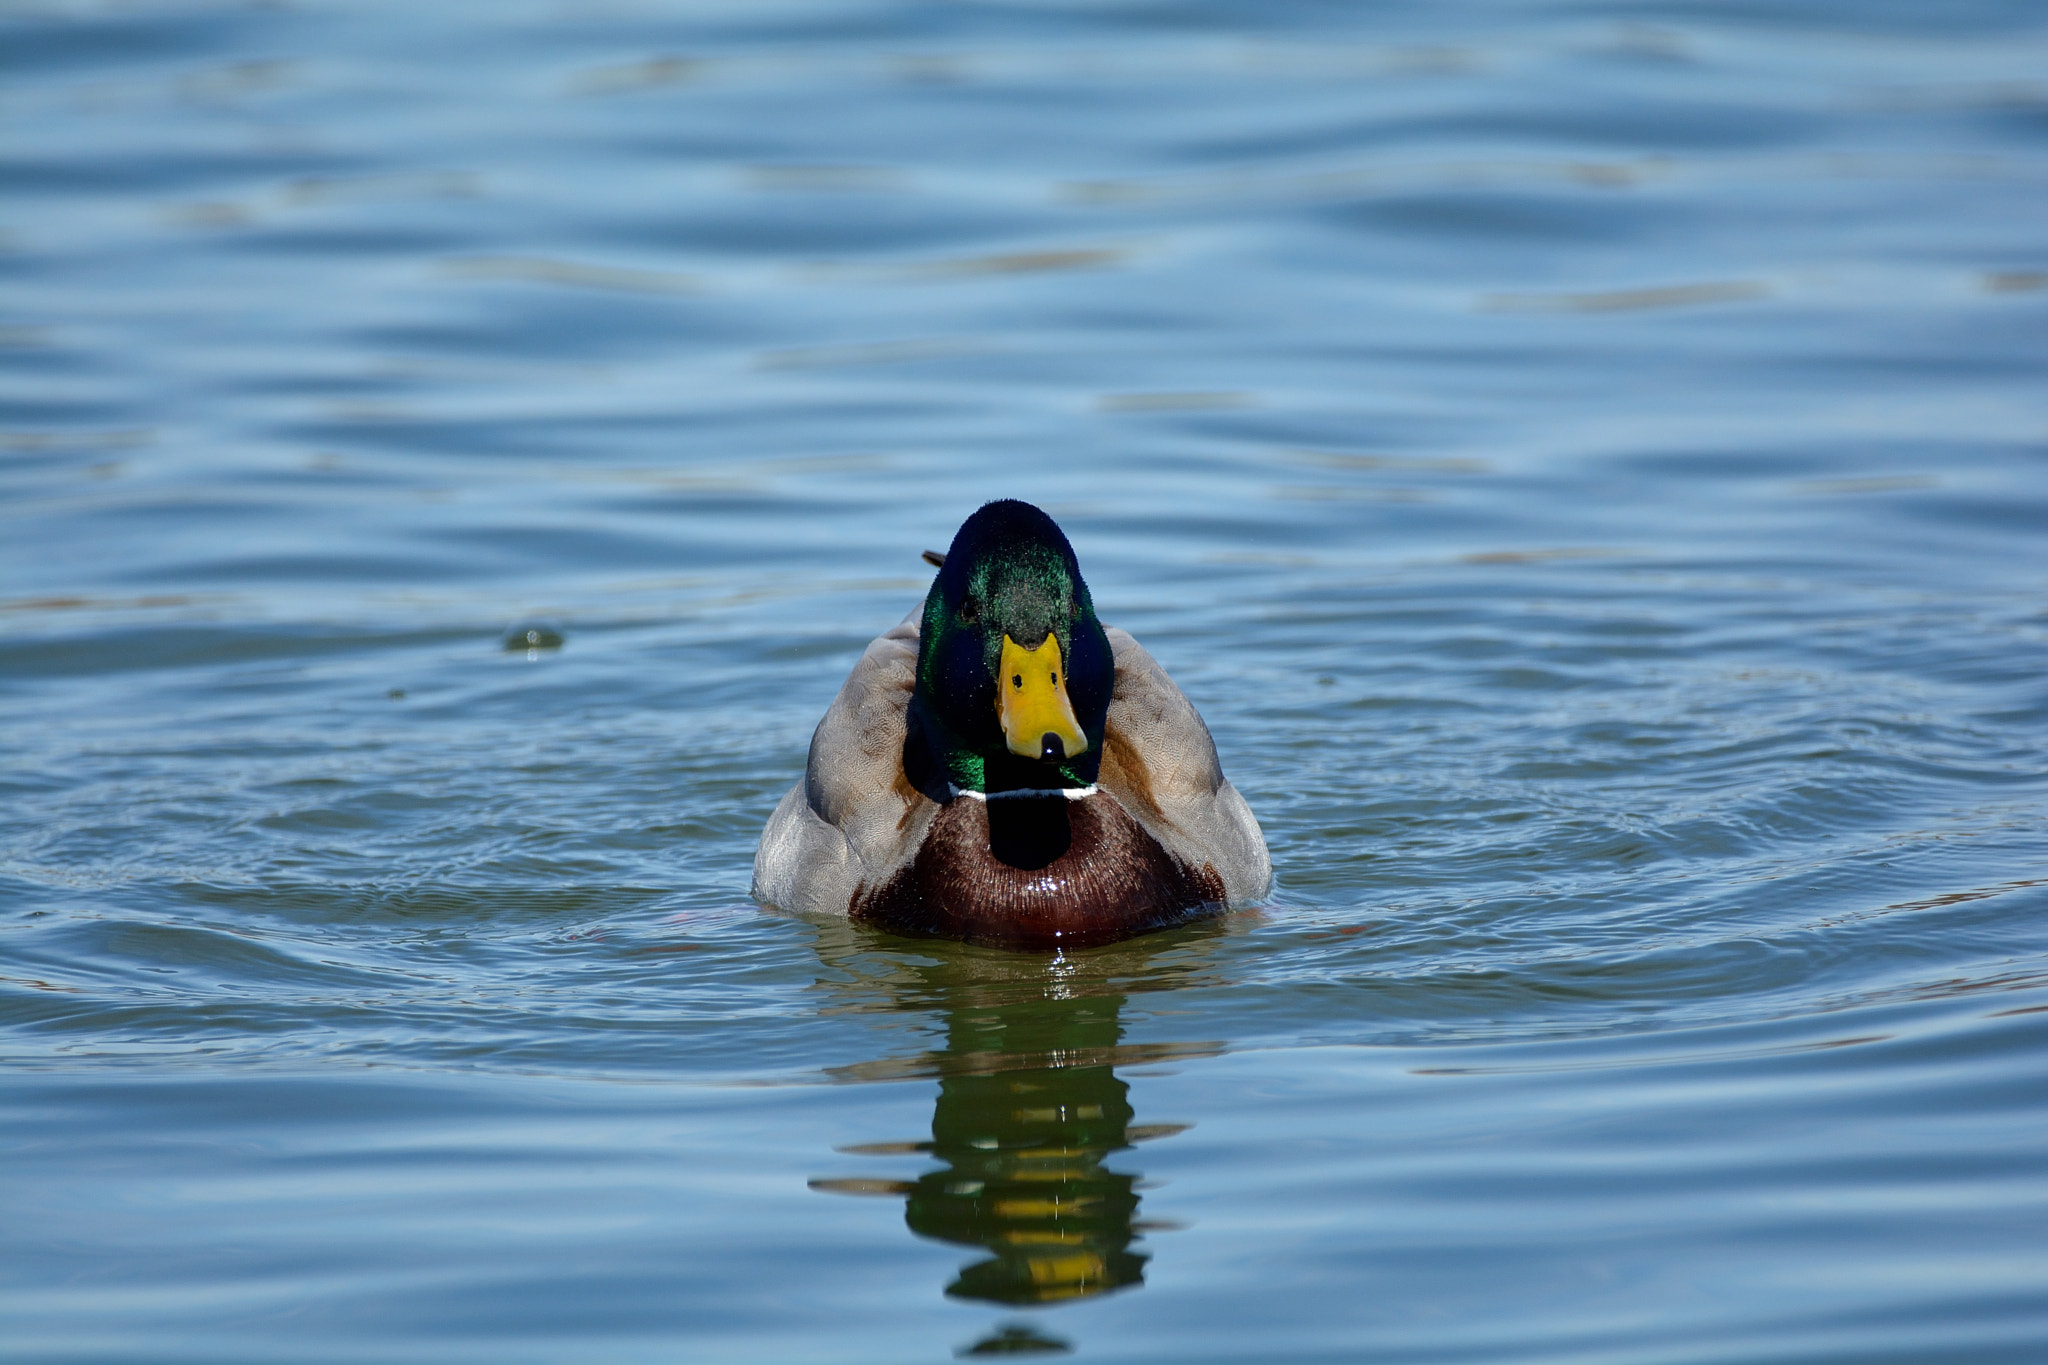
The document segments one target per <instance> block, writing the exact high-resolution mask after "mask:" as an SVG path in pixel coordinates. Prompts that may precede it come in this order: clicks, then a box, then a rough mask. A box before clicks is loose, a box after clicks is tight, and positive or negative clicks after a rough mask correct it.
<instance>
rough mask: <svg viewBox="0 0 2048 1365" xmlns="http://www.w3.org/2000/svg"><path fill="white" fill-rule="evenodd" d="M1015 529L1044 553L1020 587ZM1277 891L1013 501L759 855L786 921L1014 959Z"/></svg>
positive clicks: (879, 679)
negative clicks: (982, 947) (847, 919)
mask: <svg viewBox="0 0 2048 1365" xmlns="http://www.w3.org/2000/svg"><path fill="white" fill-rule="evenodd" d="M978 523H981V524H979V525H978ZM1041 523H1042V525H1041ZM1019 527H1021V528H1022V532H1021V533H1028V535H1027V536H1026V540H1025V542H1024V543H1025V544H1026V549H1027V550H1031V551H1034V552H1035V551H1036V549H1038V548H1042V547H1040V546H1039V545H1038V541H1043V542H1044V543H1045V545H1049V546H1051V547H1052V548H1051V549H1050V550H1046V551H1045V554H1041V555H1039V560H1038V562H1039V567H1040V569H1041V570H1042V571H1041V572H1039V573H1038V574H1037V576H1036V577H1035V578H1032V577H1031V575H1030V574H1029V573H1026V574H1024V577H1025V578H1028V579H1030V580H1031V581H1029V582H1024V583H1022V584H1021V586H1020V585H1019V584H1018V583H1017V582H1013V581H1012V580H1013V579H1015V578H1016V577H1017V575H1015V574H1012V573H1011V572H1010V570H1011V569H1013V568H1015V567H1016V565H1017V563H1018V562H1019V561H1020V559H1021V560H1022V561H1023V562H1024V563H1025V566H1026V568H1027V569H1028V568H1029V567H1030V562H1031V559H1030V554H1027V553H1023V552H1018V551H1016V550H1015V549H1014V545H1015V544H1016V543H1017V534H1012V533H1019V532H1018V528H1019ZM1048 528H1049V535H1048ZM1021 533H1019V534H1021ZM1006 537H1007V538H1006ZM1031 537H1036V538H1037V540H1036V541H1034V540H1032V539H1031ZM1052 538H1056V543H1054V541H1053V539H1052ZM991 540H993V542H994V549H993V550H991V549H990V548H989V545H988V544H987V543H986V542H989V541H991ZM1052 550H1057V551H1058V552H1061V553H1062V554H1063V562H1064V564H1065V566H1066V570H1067V572H1065V574H1064V576H1063V575H1062V573H1060V572H1054V570H1057V569H1058V568H1059V566H1058V565H1056V564H1054V565H1052V569H1050V570H1047V569H1046V568H1045V566H1046V565H1048V564H1052V561H1051V560H1050V559H1048V558H1046V555H1049V554H1051V553H1052ZM991 562H992V563H993V567H992V568H991ZM1063 577H1064V581H1065V586H1064V587H1062V586H1061V584H1062V579H1063ZM1048 582H1050V583H1052V584H1053V585H1054V588H1055V589H1058V591H1052V590H1048V589H1047V587H1046V584H1047V583H1048ZM1061 592H1064V593H1065V596H1064V598H1062V597H1061V595H1060V594H1061ZM1048 603H1049V604H1050V605H1048ZM1019 635H1022V636H1024V637H1026V638H1036V639H1040V640H1042V641H1043V642H1044V643H1043V644H1042V645H1041V646H1040V647H1039V648H1038V649H1035V650H1033V649H1025V648H1022V647H1020V646H1018V645H1017V644H1016V638H1015V637H1016V636H1019ZM1062 659H1064V660H1066V661H1067V662H1068V664H1070V665H1071V673H1072V677H1071V678H1066V677H1062V671H1063V670H1062V666H1061V660H1062ZM1034 667H1035V668H1036V669H1037V670H1038V676H1037V679H1036V681H1035V686H1036V688H1037V691H1036V693H1034V692H1033V691H1032V687H1033V685H1034V681H1033V678H1032V669H1033V668H1034ZM1048 676H1049V677H1050V679H1051V684H1050V685H1049V686H1048V685H1047V684H1046V683H1045V682H1044V678H1045V677H1048ZM1013 682H1014V684H1015V686H1014V687H1012V686H1011V684H1012V683H1013ZM1041 731H1042V733H1041ZM1034 751H1036V752H1035V754H1034ZM1271 881H1272V864H1271V862H1270V860H1269V858H1268V856H1267V853H1266V844H1265V840H1264V838H1263V837H1262V836H1261V834H1260V832H1259V825H1258V821H1257V820H1256V819H1254V818H1253V816H1252V813H1251V809H1250V808H1249V807H1248V806H1246V805H1245V802H1244V798H1243V797H1241V796H1240V795H1238V792H1237V789H1236V788H1235V787H1233V786H1231V785H1230V783H1229V782H1228V781H1227V780H1225V778H1224V776H1223V770H1222V767H1221V765H1220V764H1219V763H1218V762H1217V758H1216V746H1215V744H1214V743H1213V742H1212V741H1211V739H1210V737H1209V730H1208V727H1207V726H1205V725H1204V724H1203V723H1202V718H1201V717H1200V716H1199V715H1198V714H1196V712H1195V708H1194V707H1193V706H1192V705H1190V704H1189V702H1188V699H1187V698H1186V697H1185V696H1183V695H1182V694H1181V691H1180V689H1179V688H1178V687H1176V686H1174V684H1173V680H1172V679H1171V678H1169V677H1167V675H1166V672H1165V670H1164V669H1162V668H1160V666H1159V664H1158V663H1157V662H1156V661H1155V660H1154V659H1153V658H1152V656H1151V655H1150V654H1148V653H1146V652H1145V650H1144V649H1143V648H1142V647H1141V646H1140V645H1139V644H1138V642H1137V641H1136V640H1134V639H1132V638H1131V637H1130V636H1129V635H1128V634H1126V633H1125V632H1123V631H1120V630H1106V629H1104V628H1103V627H1102V626H1101V625H1100V624H1099V623H1097V622H1096V621H1095V618H1094V610H1093V606H1092V604H1091V603H1090V602H1089V600H1088V597H1087V588H1086V585H1085V584H1084V583H1082V582H1081V580H1080V575H1079V572H1078V568H1076V567H1074V565H1073V559H1072V551H1071V550H1070V549H1068V548H1067V546H1066V540H1065V537H1064V536H1062V535H1060V533H1059V530H1058V528H1057V527H1056V526H1053V524H1052V522H1051V520H1050V519H1049V518H1046V517H1045V516H1044V514H1043V513H1041V512H1038V511H1037V509H1035V508H1030V507H1027V506H1026V505H1025V504H1022V503H992V504H990V505H989V506H988V507H986V508H983V509H982V511H981V512H978V513H976V514H975V516H974V517H971V518H969V520H968V522H967V525H965V526H963V527H962V528H961V534H960V538H957V539H956V540H955V541H954V546H953V549H952V550H950V551H949V552H948V553H947V555H946V556H945V564H944V568H943V569H942V572H941V574H940V578H939V581H938V582H937V583H935V584H934V585H933V588H932V593H931V596H930V597H929V598H927V600H926V603H925V606H924V608H923V609H922V611H921V612H918V613H913V614H912V616H911V617H909V618H906V619H905V620H904V621H903V622H902V623H901V624H899V625H898V626H897V627H896V628H895V629H894V630H891V631H889V632H888V633H887V634H885V635H883V636H882V637H881V638H880V639H877V640H876V641H874V642H873V643H872V644H870V645H869V646H868V648H867V652H866V653H865V654H863V655H862V656H861V659H860V662H859V663H858V664H856V665H855V666H854V669H853V672H852V674H851V675H850V676H849V677H848V678H847V680H846V684H845V685H844V686H843V687H841V688H840V690H839V695H838V697H837V698H836V699H834V701H833V703H832V705H831V707H830V709H828V710H827V711H826V713H825V718H824V720H822V721H820V722H819V724H818V729H817V732H816V733H815V734H814V735H813V736H812V738H811V751H810V759H809V762H808V763H807V765H806V767H805V771H804V780H803V781H802V782H800V783H798V784H797V785H796V786H795V787H793V788H791V789H790V791H789V794H788V795H786V796H784V797H783V799H782V803H781V804H780V805H779V806H777V807H776V809H775V813H774V815H772V816H771V817H769V820H768V827H767V829H766V830H765V831H763V833H762V835H761V845H760V848H759V850H758V851H757V852H756V853H755V855H754V896H755V898H756V899H757V900H760V901H762V902H764V903H765V904H768V905H772V906H775V907H777V908H779V909H783V910H790V911H795V912H798V913H803V914H818V915H850V916H852V917H853V918H855V919H857V920H863V921H867V922H871V923H874V924H876V925H877V926H879V927H883V928H889V929H895V930H899V931H902V932H911V933H927V934H939V935H943V936H945V937H948V938H960V939H966V940H969V941H973V942H983V943H994V944H1002V945H1005V946H1010V947H1020V948H1041V947H1061V946H1078V945H1081V944H1087V943H1102V942H1108V941H1111V940H1114V939H1119V938H1127V937H1129V936H1131V935H1133V934H1139V933H1144V932H1146V931H1147V930H1150V929H1157V928H1162V927H1165V926H1166V925H1169V924H1176V923H1180V922H1182V921H1184V920H1187V919H1189V918H1192V917H1194V916H1196V915H1199V914H1202V913H1204V912H1205V911H1208V910H1213V909H1217V908H1221V907H1223V906H1225V905H1240V904H1244V903H1246V902H1249V901H1253V900H1257V899H1258V898H1259V897H1261V896H1263V895H1265V893H1266V891H1267V889H1268V887H1269V886H1270V884H1271Z"/></svg>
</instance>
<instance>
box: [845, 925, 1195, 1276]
mask: <svg viewBox="0 0 2048 1365" xmlns="http://www.w3.org/2000/svg"><path fill="white" fill-rule="evenodd" d="M1225 932H1228V930H1227V929H1222V928H1210V929H1208V930H1206V931H1204V930H1195V931H1181V932H1179V933H1176V934H1175V935H1172V936H1161V940H1163V941H1161V940H1154V941H1153V942H1152V943H1150V944H1147V945H1145V946H1142V947H1133V946H1131V945H1119V946H1118V947H1117V948H1114V949H1105V950H1099V951H1098V952H1096V953H1091V954H1084V955H1082V956H1081V957H1080V958H1078V959H1058V958H1053V959H1048V958H1045V957H1038V956H1027V955H1021V954H999V953H993V952H990V951H988V950H976V949H969V948H965V947H963V946H962V945H958V944H943V945H929V946H927V945H924V944H918V945H916V946H914V947H912V946H910V945H909V944H908V943H907V941H906V940H902V939H891V938H887V937H885V936H882V935H876V934H871V933H868V932H866V931H862V930H855V929H852V928H840V927H838V926H827V927H823V928H821V930H820V943H819V953H820V956H821V957H823V958H824V959H825V962H826V965H827V966H828V968H832V969H834V975H835V977H838V978H839V979H837V980H834V981H829V982H826V983H823V984H824V985H825V986H826V988H827V989H828V990H831V991H833V992H834V993H836V994H840V995H841V996H842V998H844V999H845V1000H846V1002H847V1003H846V1004H844V1005H842V1006H841V1007H840V1008H843V1009H847V1010H851V1011H859V1012H869V1011H889V1012H897V1011H909V1012H916V1013H920V1014H928V1015H930V1016H933V1017H936V1018H937V1019H938V1020H939V1021H940V1022H941V1023H942V1025H943V1027H944V1030H945V1043H944V1046H943V1047H939V1048H935V1049H933V1050H931V1051H928V1052H925V1053H922V1054H919V1055H917V1056H914V1057H897V1058H887V1059H882V1060H879V1061H876V1062H871V1063H863V1064H860V1065H857V1066H852V1067H846V1068H842V1069H841V1070H840V1071H838V1072H837V1073H835V1075H836V1076H837V1077H838V1078H839V1079H841V1080H847V1081H866V1080H898V1079H908V1078H910V1077H913V1076H937V1077H938V1081H939V1089H938V1096H937V1099H936V1101H935V1103H934V1105H933V1110H932V1122H931V1140H930V1141H929V1142H906V1141H883V1142H870V1143H861V1144H857V1145H854V1146H851V1147H845V1148H842V1149H841V1150H842V1151H849V1152H855V1153H859V1154H862V1155H872V1156H903V1155H917V1156H923V1157H926V1158H928V1159H929V1160H931V1161H933V1162H936V1163H937V1169H934V1170H928V1171H925V1172H924V1173H923V1174H921V1175H917V1176H915V1177H914V1178H910V1179H898V1180H882V1179H870V1178H859V1179H832V1180H816V1181H813V1182H811V1183H812V1187H813V1188H814V1189H818V1190H821V1191H825V1192H829V1193H841V1194H890V1195H895V1196H898V1197H901V1198H902V1199H903V1201H904V1222H905V1223H906V1224H908V1225H909V1228H910V1230H911V1231H912V1232H913V1233H916V1234H917V1235H919V1236H921V1237H929V1238H933V1239H936V1240H938V1241H942V1242H949V1243H952V1244H953V1245H956V1246H964V1247H972V1248H975V1249H976V1250H977V1251H979V1252H981V1253H983V1256H982V1258H981V1259H979V1260H975V1261H972V1262H970V1263H968V1264H967V1265H966V1266H964V1267H963V1268H962V1269H961V1270H960V1272H959V1274H958V1275H957V1277H956V1278H955V1279H954V1280H953V1281H952V1283H950V1284H948V1285H947V1286H946V1293H947V1294H948V1295H949V1296H951V1297H954V1298H961V1299H977V1300H982V1301H984V1302H989V1303H1000V1304H1006V1305H1015V1306H1030V1305H1052V1304H1057V1303H1063V1302H1069V1301H1073V1300H1077V1299H1085V1298H1092V1297H1094V1296H1096V1295H1100V1294H1106V1293H1109V1292H1111V1291H1113V1290H1117V1289H1123V1288H1126V1287H1129V1286H1133V1285H1139V1284H1142V1283H1143V1282H1144V1276H1145V1263H1146V1261H1147V1259H1148V1255H1149V1253H1147V1252H1145V1251H1138V1250H1133V1249H1132V1244H1133V1243H1134V1242H1135V1241H1137V1240H1138V1239H1140V1238H1141V1237H1143V1236H1144V1234H1145V1232H1146V1231H1147V1230H1148V1228H1147V1225H1146V1224H1144V1223H1142V1222H1140V1221H1139V1219H1138V1217H1137V1214H1138V1206H1139V1202H1140V1196H1139V1194H1138V1187H1139V1184H1140V1181H1141V1177H1140V1175H1139V1174H1138V1173H1137V1172H1136V1171H1129V1170H1120V1169H1115V1168H1113V1167H1112V1166H1111V1164H1110V1159H1111V1158H1112V1157H1113V1156H1115V1155H1116V1154H1118V1153H1122V1152H1125V1151H1126V1150H1127V1149H1129V1148H1130V1147H1131V1146H1132V1145H1133V1144H1134V1143H1135V1142H1138V1141H1142V1140H1144V1139H1147V1138H1155V1137H1165V1136H1169V1135H1171V1134H1173V1133H1177V1132H1180V1131H1182V1130H1183V1127H1184V1125H1179V1124H1135V1123H1133V1122H1132V1119H1133V1117H1134V1116H1133V1113H1132V1109H1131V1103H1130V1098H1129V1091H1130V1087H1129V1085H1128V1083H1127V1082H1125V1081H1124V1080H1123V1079H1122V1078H1120V1077H1119V1076H1118V1075H1117V1074H1116V1069H1115V1068H1116V1067H1117V1066H1119V1065H1133V1064H1137V1063H1156V1062H1158V1061H1162V1060H1167V1059H1171V1058H1176V1057H1190V1056H1211V1055H1214V1054H1215V1053H1217V1052H1219V1051H1220V1050H1221V1046H1220V1045H1219V1044H1216V1043H1188V1044H1158V1043H1153V1044H1125V1043H1124V1042H1123V1031H1124V1023H1123V1012H1124V1009H1125V1005H1126V1001H1127V998H1128V995H1129V994H1130V993H1131V992H1132V991H1133V990H1145V989H1158V988H1160V987H1162V986H1170V985H1179V984H1191V981H1190V977H1191V976H1192V977H1201V976H1203V975H1204V973H1203V972H1202V971H1201V970H1200V959H1201V958H1202V957H1204V956H1206V953H1205V951H1204V948H1205V944H1207V943H1209V942H1213V941H1214V939H1215V938H1216V937H1217V936H1218V935H1220V934H1222V933H1225ZM1126 1160H1128V1159H1127V1158H1126ZM1152 1230H1157V1229H1156V1227H1155V1228H1153V1229H1152Z"/></svg>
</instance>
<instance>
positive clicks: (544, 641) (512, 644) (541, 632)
mask: <svg viewBox="0 0 2048 1365" xmlns="http://www.w3.org/2000/svg"><path fill="white" fill-rule="evenodd" d="M561 647H562V632H560V631H558V630H555V629H553V628H551V627H548V626H515V627H513V630H512V633H511V634H510V635H507V636H506V637H505V652H506V653H508V654H516V653H518V652H519V651H520V650H525V651H526V657H527V658H529V659H532V658H537V657H539V655H540V652H541V651H542V650H544V649H560V648H561Z"/></svg>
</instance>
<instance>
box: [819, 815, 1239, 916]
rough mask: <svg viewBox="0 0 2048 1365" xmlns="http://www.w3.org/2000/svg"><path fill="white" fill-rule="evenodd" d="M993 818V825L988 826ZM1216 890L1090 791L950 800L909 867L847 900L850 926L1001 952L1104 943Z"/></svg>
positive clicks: (1218, 887)
mask: <svg viewBox="0 0 2048 1365" xmlns="http://www.w3.org/2000/svg"><path fill="white" fill-rule="evenodd" d="M992 817H993V818H992ZM1223 901H1224V892H1223V879H1222V878H1221V877H1219V876H1217V874H1216V870H1215V869H1214V868H1212V867H1210V866H1208V865H1207V864H1203V865H1202V866H1200V867H1190V866H1189V865H1188V864H1187V863H1184V862H1182V861H1181V860H1180V859H1178V858H1176V857H1174V856H1173V855H1172V854H1170V853H1168V852H1167V851H1166V850H1165V849H1163V848H1161V847H1160V846H1159V843H1158V841H1157V840H1155V839H1154V838H1153V837H1152V836H1151V835H1149V834H1147V833H1146V832H1145V830H1144V828H1143V827H1142V826H1140V825H1139V824H1138V822H1137V821H1135V820H1133V819H1132V818H1131V817H1130V816H1129V815H1128V814H1126V813H1125V811H1124V808H1123V807H1122V806H1120V805H1118V804H1117V802H1116V799H1115V798H1114V797H1112V796H1110V795H1109V794H1108V793H1106V792H1097V793H1096V794H1095V795H1093V796H1089V797H1087V798H1085V799H1083V800H1079V801H1069V800H1067V799H1066V798H1065V797H1060V796H1054V797H1008V798H1000V799H998V800H996V801H993V802H986V801H976V800H974V799H973V798H971V797H965V796H960V797H955V798H954V799H953V800H951V801H948V802H947V803H946V804H945V806H944V807H942V808H941V809H940V811H939V814H938V816H937V818H936V819H934V820H933V821H932V825H931V829H930V831H929V832H928V833H927V834H926V835H925V839H924V843H923V844H922V846H920V847H919V849H918V851H917V856H916V857H915V858H914V859H912V860H911V862H910V863H909V865H908V866H906V867H904V868H903V869H902V870H901V871H899V872H897V873H896V874H894V875H893V876H891V877H890V878H889V880H887V881H886V882H883V883H882V884H881V885H879V886H863V887H861V888H860V890H858V891H856V892H855V893H854V896H853V904H852V906H851V907H850V908H851V913H852V915H853V918H854V919H856V920H860V921H863V922H865V923H868V924H872V925H875V926H876V927H878V928H883V929H890V930H893V931H895V932H897V933H903V934H932V935H937V936H938V937H941V938H957V939H964V940H966V941H967V942H969V943H986V944H991V945H995V946H998V947H1004V948H1038V949H1046V948H1075V947H1082V946H1085V945H1087V944H1091V943H1109V942H1113V941H1114V940H1116V939H1121V938H1130V937H1131V936H1132V935H1134V934H1142V933H1147V932H1149V931H1151V930H1153V929H1163V928H1166V927H1167V926H1169V925H1173V924H1180V923H1183V922H1185V921H1187V920H1189V919H1193V918H1195V917H1197V916H1199V915H1202V914H1204V913H1206V912H1209V911H1211V910H1214V909H1217V908H1218V907H1220V906H1221V905H1222V904H1223Z"/></svg>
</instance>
